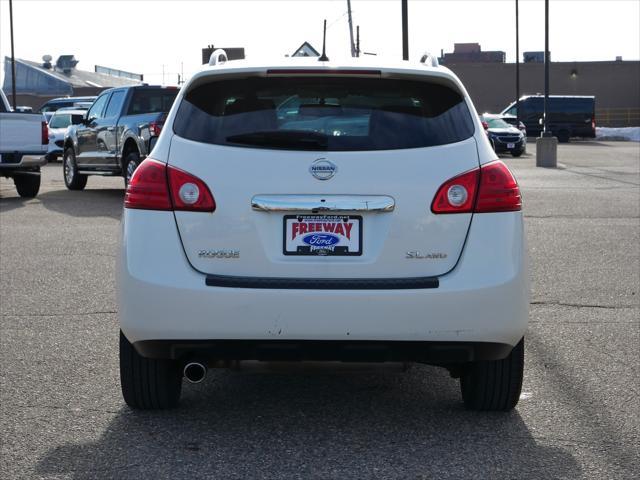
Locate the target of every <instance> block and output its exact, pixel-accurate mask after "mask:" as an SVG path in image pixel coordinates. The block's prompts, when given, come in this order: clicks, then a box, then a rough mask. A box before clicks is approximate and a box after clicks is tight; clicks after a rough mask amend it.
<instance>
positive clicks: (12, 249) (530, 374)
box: [0, 141, 640, 479]
mask: <svg viewBox="0 0 640 480" xmlns="http://www.w3.org/2000/svg"><path fill="white" fill-rule="evenodd" d="M534 153H535V147H534V146H532V145H530V146H529V154H527V155H525V156H523V157H521V158H518V159H514V158H511V157H504V159H505V161H506V162H507V163H508V164H509V165H510V166H511V167H512V168H513V170H514V172H515V173H516V176H517V178H518V180H519V182H520V184H521V186H522V188H523V195H524V202H525V216H526V217H527V219H526V220H527V233H528V238H529V246H530V254H531V263H532V306H531V316H530V325H529V331H528V334H527V338H526V367H525V368H526V371H525V383H524V387H523V393H522V397H521V401H520V403H519V405H518V407H517V409H516V410H515V411H513V412H512V413H509V414H479V413H472V412H468V411H466V410H464V408H463V406H462V401H461V397H460V393H459V388H458V382H457V381H456V380H454V379H451V378H449V376H448V374H447V372H446V371H444V370H439V369H437V368H432V367H426V366H415V367H413V368H412V369H410V370H409V371H408V372H405V373H382V372H380V373H367V374H362V375H354V374H346V373H345V374H330V373H315V374H304V373H293V374H257V373H250V374H248V373H236V372H226V371H220V372H213V373H212V374H211V375H209V376H208V377H207V379H206V380H205V382H203V383H202V384H199V385H189V384H187V385H186V386H185V388H184V392H183V402H182V404H181V407H180V408H179V409H177V410H174V411H167V412H146V413H144V412H143V413H139V412H133V411H131V410H129V409H128V408H127V407H126V406H125V405H124V403H123V401H122V398H121V395H120V386H119V374H118V353H117V345H118V322H117V314H116V308H117V306H116V300H115V294H114V256H115V249H116V245H117V238H118V233H119V225H120V213H121V204H122V198H123V187H122V179H120V178H100V177H91V178H90V179H89V183H88V187H87V190H86V191H84V192H70V191H67V190H66V189H65V187H64V183H63V180H62V172H61V167H60V164H54V165H48V166H46V167H45V168H44V169H43V186H42V188H41V191H40V194H39V196H38V197H37V198H36V199H33V200H28V201H25V200H22V199H20V198H19V197H17V195H16V193H15V190H14V188H13V183H12V182H11V181H10V180H6V179H1V180H0V196H1V197H2V199H1V200H0V256H1V260H0V288H1V289H0V309H1V314H2V317H1V325H0V346H1V347H0V355H1V357H0V381H1V384H0V411H1V416H0V432H1V433H0V437H1V446H0V448H1V450H0V451H1V464H0V477H1V478H3V479H16V478H29V479H31V478H47V479H49V478H53V479H59V478H73V479H94V478H127V479H128V478H131V479H140V478H154V479H156V478H225V479H226V478H229V479H245V478H301V479H307V478H323V479H328V478H332V479H347V478H354V479H363V478H411V479H422V478H424V479H427V478H434V479H441V478H456V479H460V478H482V479H486V478H491V479H502V478H504V479H507V478H518V479H521V478H597V479H604V478H637V475H638V473H637V472H638V471H640V460H639V459H640V428H639V427H640V400H639V398H640V378H639V377H640V374H639V365H640V358H639V357H640V353H639V352H640V321H639V315H638V311H639V309H640V308H639V300H638V299H639V297H640V242H639V233H640V232H639V230H640V144H638V143H631V142H610V143H603V142H595V141H594V142H574V143H571V144H568V145H561V146H560V149H559V161H560V162H561V164H562V168H559V169H557V170H546V169H537V168H535V166H534V164H535V155H534Z"/></svg>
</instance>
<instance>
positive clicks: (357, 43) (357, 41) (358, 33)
mask: <svg viewBox="0 0 640 480" xmlns="http://www.w3.org/2000/svg"><path fill="white" fill-rule="evenodd" d="M359 56H360V25H358V26H356V57H359Z"/></svg>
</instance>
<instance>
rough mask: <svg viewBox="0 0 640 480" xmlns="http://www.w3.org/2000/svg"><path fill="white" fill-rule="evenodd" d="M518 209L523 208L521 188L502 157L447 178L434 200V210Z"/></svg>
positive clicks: (486, 211)
mask: <svg viewBox="0 0 640 480" xmlns="http://www.w3.org/2000/svg"><path fill="white" fill-rule="evenodd" d="M518 210H522V197H521V195H520V188H519V187H518V183H517V182H516V180H515V178H514V177H513V174H512V173H511V171H510V170H509V168H507V166H506V165H505V164H504V163H502V162H501V161H500V160H496V161H494V162H491V163H487V164H485V165H482V167H480V168H477V169H475V170H471V171H469V172H466V173H463V174H462V175H458V176H457V177H454V178H452V179H451V180H448V181H446V182H445V183H444V184H443V185H442V186H441V187H440V188H439V189H438V192H437V193H436V196H435V198H434V199H433V203H432V204H431V211H432V212H433V213H436V214H441V213H470V212H475V213H489V212H514V211H518Z"/></svg>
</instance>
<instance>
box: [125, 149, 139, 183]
mask: <svg viewBox="0 0 640 480" xmlns="http://www.w3.org/2000/svg"><path fill="white" fill-rule="evenodd" d="M138 165H140V155H139V154H138V152H130V153H128V154H127V156H126V157H125V158H124V162H123V166H124V168H123V169H122V172H123V176H124V186H125V187H126V186H127V185H129V182H130V181H131V177H132V176H133V172H135V171H136V168H138Z"/></svg>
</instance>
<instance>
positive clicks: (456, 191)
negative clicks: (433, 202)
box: [447, 185, 469, 207]
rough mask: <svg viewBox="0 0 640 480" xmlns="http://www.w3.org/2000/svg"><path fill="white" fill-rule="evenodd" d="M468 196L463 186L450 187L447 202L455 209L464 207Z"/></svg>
mask: <svg viewBox="0 0 640 480" xmlns="http://www.w3.org/2000/svg"><path fill="white" fill-rule="evenodd" d="M468 196H469V194H468V193H467V189H466V188H464V187H463V186H462V185H452V186H450V187H449V190H447V200H449V203H450V204H451V205H453V206H454V207H460V206H461V205H464V203H465V202H466V201H467V197H468Z"/></svg>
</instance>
